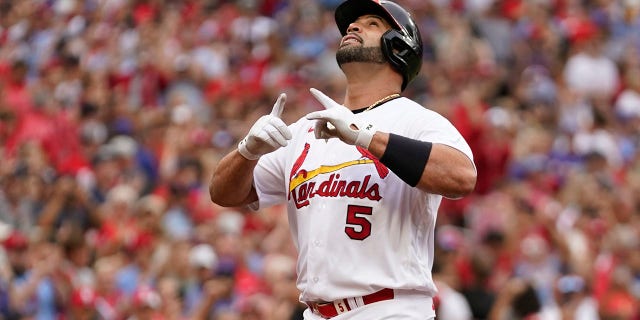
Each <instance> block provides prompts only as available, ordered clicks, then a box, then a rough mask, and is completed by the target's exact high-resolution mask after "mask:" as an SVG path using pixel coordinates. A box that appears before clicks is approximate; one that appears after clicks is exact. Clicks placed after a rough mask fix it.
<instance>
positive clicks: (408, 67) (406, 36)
mask: <svg viewBox="0 0 640 320" xmlns="http://www.w3.org/2000/svg"><path fill="white" fill-rule="evenodd" d="M365 14H375V15H378V16H380V17H382V18H384V19H385V20H386V21H387V22H388V23H389V24H390V25H391V26H392V29H389V30H388V31H387V32H385V33H384V34H383V35H382V39H381V47H382V52H383V53H384V55H385V57H386V58H387V60H388V61H389V63H391V66H392V67H393V68H394V69H396V70H397V71H398V72H399V73H400V74H401V75H402V79H403V81H402V90H404V89H405V88H406V87H407V84H409V82H411V80H413V79H414V78H415V77H416V76H417V75H418V73H419V72H420V68H421V67H422V38H421V37H420V30H418V26H417V25H416V22H415V21H414V20H413V18H412V17H411V14H410V13H409V12H408V11H407V10H405V9H404V8H402V7H401V6H400V5H398V4H397V3H395V2H391V1H388V0H347V1H345V2H343V3H342V4H340V5H339V6H338V8H337V9H336V12H335V19H336V24H337V25H338V29H339V30H340V33H341V34H342V35H343V36H344V35H346V34H347V28H348V27H349V24H351V23H352V22H354V21H356V19H358V17H360V16H362V15H365Z"/></svg>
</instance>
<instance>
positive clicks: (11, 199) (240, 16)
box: [0, 0, 640, 320]
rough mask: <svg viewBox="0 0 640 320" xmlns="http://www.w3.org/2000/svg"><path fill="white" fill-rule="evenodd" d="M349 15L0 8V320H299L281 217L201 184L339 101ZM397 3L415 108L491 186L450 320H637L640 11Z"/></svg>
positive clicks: (442, 229) (450, 267)
mask: <svg viewBox="0 0 640 320" xmlns="http://www.w3.org/2000/svg"><path fill="white" fill-rule="evenodd" d="M340 2H341V1H340V0H182V1H178V0H25V1H12V0H0V153H1V159H2V160H1V161H0V242H1V243H2V246H0V319H43V320H44V319H107V320H117V319H216V320H223V319H226V320H234V319H261V320H283V319H284V320H287V319H301V318H300V314H301V311H302V310H304V306H303V305H301V304H300V303H298V301H297V298H298V292H297V291H296V288H295V261H296V253H295V249H294V247H293V245H292V242H291V239H290V236H289V233H288V225H287V220H286V213H285V211H284V208H283V207H273V208H268V209H262V210H260V211H257V212H245V210H246V209H243V208H221V207H217V206H215V205H214V204H212V203H211V202H210V200H209V197H208V190H207V185H208V179H209V176H210V173H211V172H212V168H213V167H214V166H215V165H216V163H217V161H218V160H219V158H220V157H222V156H223V155H224V154H226V152H228V151H229V150H231V149H233V148H234V147H235V145H236V143H237V142H238V140H239V139H241V138H242V137H243V136H244V135H245V134H246V132H247V131H248V129H249V127H250V126H251V125H252V124H253V123H254V121H255V120H256V119H257V118H258V117H259V116H261V115H263V114H266V113H268V112H269V110H270V109H271V106H272V104H273V102H274V101H275V98H276V97H277V95H278V94H279V93H280V92H285V93H287V95H288V99H287V104H286V106H285V111H284V115H283V117H284V120H285V122H286V123H292V122H293V121H295V120H297V119H298V118H299V117H301V116H302V115H304V114H306V113H308V112H310V111H313V110H316V109H318V108H319V105H318V104H317V103H316V102H315V100H313V99H312V97H311V96H310V95H309V93H308V88H310V87H315V88H318V89H320V90H322V91H324V92H325V93H327V94H328V95H329V96H332V97H333V98H334V99H336V100H337V101H340V99H341V97H342V95H343V90H344V77H343V75H342V73H341V72H340V70H339V69H338V67H337V66H336V63H335V56H334V53H335V49H336V48H337V44H338V42H339V39H340V35H339V33H338V31H337V29H336V27H335V24H334V20H333V10H334V9H335V7H336V6H337V5H338V4H339V3H340ZM398 2H399V3H401V4H402V5H405V6H406V7H407V8H409V9H410V10H412V11H413V12H414V13H415V18H416V20H417V21H418V23H419V26H420V28H421V31H422V37H423V40H424V43H425V55H424V67H423V70H422V72H421V74H420V76H419V77H418V78H417V79H416V80H414V82H412V83H411V84H410V85H409V87H408V88H407V90H406V91H405V92H404V93H403V94H404V95H405V96H408V97H410V98H413V99H415V100H416V101H418V102H419V103H421V104H423V105H424V106H425V107H426V108H430V109H432V110H435V111H437V112H439V113H441V114H443V115H444V116H446V117H447V118H448V119H450V121H451V122H452V123H453V124H454V125H455V126H456V127H457V128H458V129H459V130H460V131H461V132H462V134H463V135H464V137H465V138H466V139H467V140H468V142H469V144H470V145H471V148H472V150H473V152H474V156H475V162H476V165H477V168H478V184H477V187H476V190H475V192H474V193H473V194H472V195H471V196H468V197H466V198H464V199H462V200H456V201H451V200H447V199H445V200H444V201H443V204H442V206H441V210H440V212H439V217H438V226H437V229H436V239H435V240H436V243H435V244H436V256H435V263H434V279H435V281H436V283H437V285H438V288H439V290H440V293H439V296H438V299H437V301H438V303H437V308H438V309H437V312H438V315H439V319H444V320H457V319H493V320H502V319H544V320H546V319H580V320H584V319H586V320H589V319H605V320H606V319H610V320H614V319H615V320H618V319H619V320H627V319H630V320H637V319H640V254H639V253H638V252H640V152H639V148H640V1H638V0H398ZM425 125H428V124H425ZM247 213H248V214H247ZM634 252H635V253H634Z"/></svg>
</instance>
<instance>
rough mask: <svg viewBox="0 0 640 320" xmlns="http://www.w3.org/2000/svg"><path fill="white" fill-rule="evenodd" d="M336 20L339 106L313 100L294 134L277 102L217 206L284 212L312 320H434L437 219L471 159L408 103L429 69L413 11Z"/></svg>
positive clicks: (223, 164) (435, 117) (239, 158)
mask: <svg viewBox="0 0 640 320" xmlns="http://www.w3.org/2000/svg"><path fill="white" fill-rule="evenodd" d="M335 20H336V23H337V26H338V28H339V30H340V32H341V34H342V35H343V37H342V40H341V42H340V46H339V48H338V50H337V53H336V60H337V62H338V64H339V66H340V68H341V69H342V71H343V72H344V74H345V76H346V79H347V88H346V95H345V98H344V101H343V103H342V104H340V103H338V102H335V101H333V100H332V99H331V98H329V97H327V96H325V95H324V94H323V93H322V92H320V91H318V90H316V89H313V88H312V89H310V90H311V93H312V95H313V96H314V97H315V98H316V99H317V100H318V102H319V106H320V105H321V106H323V107H324V108H323V110H321V111H316V112H312V113H310V114H308V115H306V116H305V117H304V118H302V119H300V120H298V121H297V122H295V123H293V124H291V125H286V124H285V123H284V122H283V121H282V120H281V119H280V115H281V113H282V111H283V108H284V103H285V99H286V96H285V95H284V94H281V95H280V97H279V98H278V99H277V101H276V102H275V104H274V106H273V110H272V112H271V114H269V115H265V116H263V117H262V118H260V119H259V120H258V121H257V122H256V123H255V124H254V125H253V127H252V128H251V129H250V130H249V133H248V134H247V136H246V137H245V138H244V139H243V140H242V141H241V142H240V143H239V144H238V148H237V150H234V151H232V152H231V153H229V154H228V155H226V156H225V157H224V158H223V159H222V160H221V161H220V163H219V165H218V166H217V168H216V169H215V172H214V173H213V175H212V178H211V184H210V194H211V199H212V201H214V202H215V203H217V204H219V205H223V206H241V205H249V206H250V207H252V208H254V209H255V208H263V207H267V206H270V205H274V204H278V203H283V202H286V205H287V210H288V218H289V223H290V228H291V234H292V237H293V240H294V243H295V245H296V247H297V249H298V254H299V257H298V263H297V274H298V279H297V286H298V289H299V290H300V301H302V302H304V303H305V304H307V306H308V309H306V310H305V312H304V317H305V319H307V320H316V319H335V320H342V319H353V320H372V319H420V320H425V319H433V318H434V317H435V311H434V307H433V297H434V296H435V294H436V291H437V290H436V287H435V285H434V282H433V280H432V277H431V266H432V264H433V245H434V244H433V242H434V228H435V221H436V214H437V211H438V207H439V204H440V201H441V199H442V197H443V196H446V197H449V198H459V197H462V196H464V195H466V194H468V193H470V192H471V191H472V190H473V188H474V186H475V181H476V170H475V165H474V164H473V156H472V153H471V150H470V148H469V146H468V144H467V143H466V142H465V140H464V139H463V138H462V136H461V135H460V133H459V132H458V131H457V130H456V129H455V128H454V126H453V125H452V124H451V123H450V122H449V121H447V120H446V119H445V118H444V117H442V116H441V115H439V114H437V113H435V112H433V111H431V110H428V109H426V108H424V107H422V106H421V105H419V104H417V103H415V102H413V101H412V100H410V99H407V98H405V97H402V96H401V92H402V91H403V90H404V89H405V87H406V86H407V84H408V83H409V82H410V81H411V80H412V79H414V78H415V77H416V75H417V74H418V72H419V71H420V67H421V64H422V50H423V48H422V41H421V38H420V32H419V30H418V28H417V26H416V24H415V22H414V20H413V19H412V17H411V15H410V13H409V12H408V11H406V10H405V9H403V8H402V7H401V6H399V5H397V4H396V3H394V2H391V1H387V0H347V1H345V2H343V3H342V4H341V5H340V6H338V8H337V9H336V12H335Z"/></svg>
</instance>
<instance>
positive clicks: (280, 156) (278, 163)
mask: <svg viewBox="0 0 640 320" xmlns="http://www.w3.org/2000/svg"><path fill="white" fill-rule="evenodd" d="M284 149H285V148H280V149H278V150H276V151H274V152H272V153H269V154H266V155H264V156H262V157H261V158H260V160H258V164H257V165H256V168H255V169H254V171H253V186H254V187H255V189H256V192H257V194H258V201H257V202H255V203H252V204H251V205H250V208H252V209H258V208H265V207H269V206H272V205H276V204H278V203H281V202H283V201H284V200H285V197H286V194H287V193H286V181H285V174H284V153H285V152H284V151H285V150H284Z"/></svg>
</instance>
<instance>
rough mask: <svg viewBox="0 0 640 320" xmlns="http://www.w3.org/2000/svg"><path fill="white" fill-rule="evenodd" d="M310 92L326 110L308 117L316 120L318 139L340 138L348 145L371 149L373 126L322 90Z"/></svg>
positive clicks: (312, 89) (374, 130)
mask: <svg viewBox="0 0 640 320" xmlns="http://www.w3.org/2000/svg"><path fill="white" fill-rule="evenodd" d="M310 91H311V94H313V96H314V97H315V98H316V100H318V101H319V102H320V103H322V105H323V106H324V107H325V108H326V110H322V111H316V112H312V113H309V114H308V115H307V116H306V118H307V119H309V120H316V126H315V129H314V132H315V136H316V139H328V138H339V139H340V140H342V141H344V142H346V143H348V144H352V145H356V146H360V147H363V148H365V149H367V148H369V144H371V140H372V139H373V135H374V134H375V133H376V128H375V127H374V126H373V125H371V124H369V123H364V122H362V121H360V120H359V119H358V118H357V117H356V116H355V115H354V114H353V112H351V110H349V109H348V108H347V107H345V106H343V105H341V104H339V103H337V102H335V101H333V99H331V98H329V97H327V96H326V95H325V94H324V93H322V92H321V91H320V90H317V89H315V88H311V89H310Z"/></svg>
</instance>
